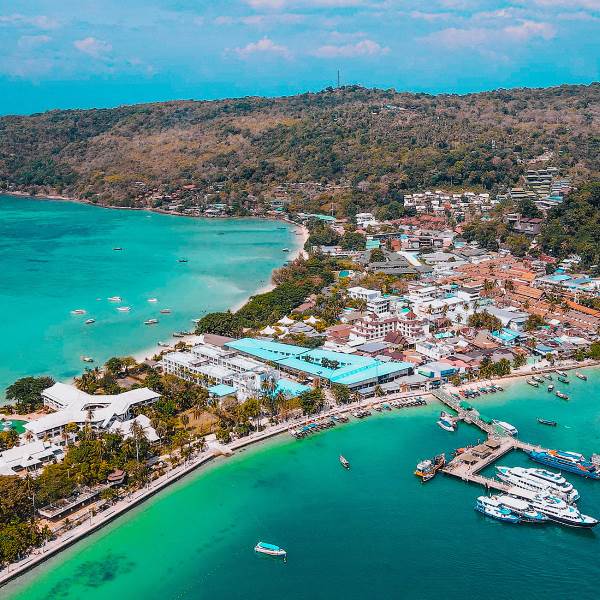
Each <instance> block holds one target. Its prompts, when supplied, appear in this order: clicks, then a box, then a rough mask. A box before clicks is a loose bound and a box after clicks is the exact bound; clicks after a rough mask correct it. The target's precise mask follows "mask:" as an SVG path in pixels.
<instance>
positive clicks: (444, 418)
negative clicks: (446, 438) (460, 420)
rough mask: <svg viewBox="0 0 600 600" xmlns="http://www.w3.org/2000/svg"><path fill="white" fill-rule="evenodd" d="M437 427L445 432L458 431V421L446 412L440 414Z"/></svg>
mask: <svg viewBox="0 0 600 600" xmlns="http://www.w3.org/2000/svg"><path fill="white" fill-rule="evenodd" d="M437 425H438V426H439V427H441V428H442V429H443V430H444V431H456V421H455V420H454V419H453V418H452V416H451V415H449V414H448V413H446V412H444V411H442V412H441V413H440V418H439V419H438V421H437Z"/></svg>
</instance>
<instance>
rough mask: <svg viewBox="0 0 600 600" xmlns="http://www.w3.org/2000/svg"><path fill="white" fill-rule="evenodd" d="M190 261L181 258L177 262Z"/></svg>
mask: <svg viewBox="0 0 600 600" xmlns="http://www.w3.org/2000/svg"><path fill="white" fill-rule="evenodd" d="M187 261H188V259H187V258H180V259H179V260H178V261H177V262H180V263H186V262H187Z"/></svg>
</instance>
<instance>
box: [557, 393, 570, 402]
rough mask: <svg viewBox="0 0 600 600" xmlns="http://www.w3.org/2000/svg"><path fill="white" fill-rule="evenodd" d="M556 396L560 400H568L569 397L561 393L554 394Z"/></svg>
mask: <svg viewBox="0 0 600 600" xmlns="http://www.w3.org/2000/svg"><path fill="white" fill-rule="evenodd" d="M556 396H557V397H558V398H560V399H561V400H568V399H569V396H567V395H566V394H563V393H562V392H561V391H557V392H556Z"/></svg>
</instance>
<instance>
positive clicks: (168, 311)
mask: <svg viewBox="0 0 600 600" xmlns="http://www.w3.org/2000/svg"><path fill="white" fill-rule="evenodd" d="M160 313H161V314H162V315H170V314H171V309H170V308H161V309H160Z"/></svg>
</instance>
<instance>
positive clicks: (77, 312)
mask: <svg viewBox="0 0 600 600" xmlns="http://www.w3.org/2000/svg"><path fill="white" fill-rule="evenodd" d="M71 314H72V315H85V310H83V308H76V309H75V310H72V311H71Z"/></svg>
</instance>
